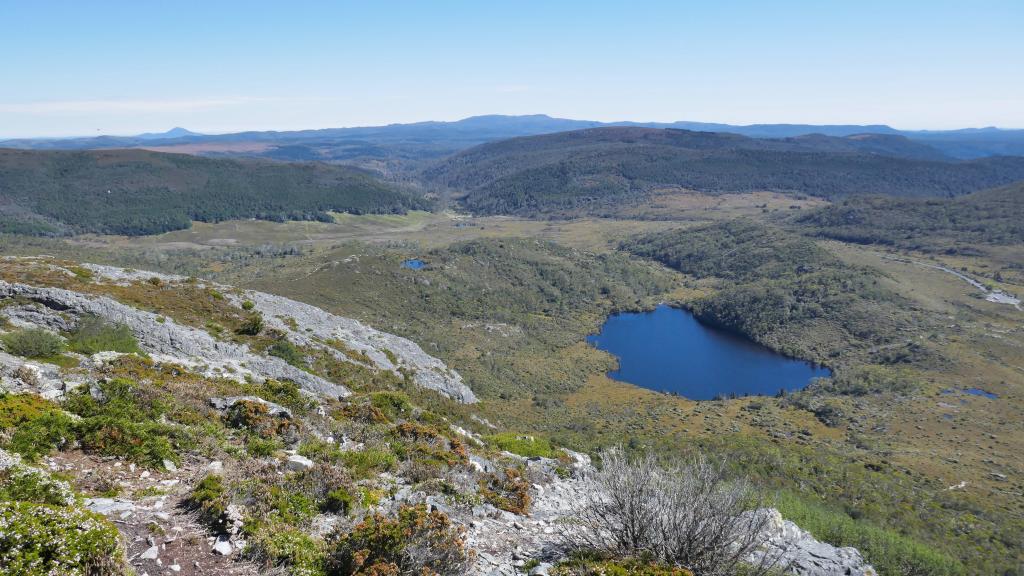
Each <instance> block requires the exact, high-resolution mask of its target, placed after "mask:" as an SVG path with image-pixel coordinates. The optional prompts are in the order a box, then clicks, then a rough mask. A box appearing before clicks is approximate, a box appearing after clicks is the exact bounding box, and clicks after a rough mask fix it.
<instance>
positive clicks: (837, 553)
mask: <svg viewBox="0 0 1024 576" xmlns="http://www.w3.org/2000/svg"><path fill="white" fill-rule="evenodd" d="M750 513H751V514H765V515H767V516H768V518H767V523H766V526H765V537H766V541H765V543H764V545H763V546H762V548H761V549H760V550H758V551H757V552H755V553H754V556H753V557H752V558H751V560H753V561H755V562H756V561H760V560H761V559H762V558H765V557H767V558H770V559H777V563H776V565H778V566H787V567H788V570H789V572H790V573H792V574H800V575H801V576H833V575H835V574H841V575H844V576H877V574H878V573H877V572H875V569H874V568H873V567H872V566H871V565H870V564H868V563H867V562H865V561H864V558H863V557H862V556H861V555H860V552H859V551H858V550H857V549H856V548H850V547H845V548H839V547H836V546H833V545H831V544H827V543H825V542H821V541H819V540H817V539H815V538H814V536H811V534H810V533H809V532H807V531H805V530H803V529H801V528H800V527H799V526H797V525H796V524H794V523H793V522H790V521H789V520H785V519H783V518H782V514H781V513H779V511H778V510H775V509H774V508H766V509H762V510H757V511H754V512H750Z"/></svg>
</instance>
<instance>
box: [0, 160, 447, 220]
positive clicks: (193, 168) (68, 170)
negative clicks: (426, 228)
mask: <svg viewBox="0 0 1024 576" xmlns="http://www.w3.org/2000/svg"><path fill="white" fill-rule="evenodd" d="M428 206H429V203H428V202H427V201H426V200H424V199H423V198H422V197H420V196H419V195H417V194H414V193H412V192H408V191H405V190H402V189H399V188H397V187H395V186H393V185H390V184H386V183H383V182H381V181H379V180H377V179H375V178H374V177H372V176H370V175H368V174H366V173H363V172H361V171H359V170H355V169H353V168H347V167H339V166H327V165H323V164H284V163H276V162H267V161H256V160H226V159H209V158H198V157H194V156H185V155H178V154H161V153H156V152H147V151H143V150H105V151H90V152H64V151H60V152H55V151H53V152H51V151H47V152H42V151H19V150H0V231H6V232H16V233H23V234H64V233H80V232H96V233H103V234H128V235H141V234H155V233H160V232H165V231H168V230H176V229H181V228H187V227H189V225H190V223H191V221H192V220H200V221H205V222H216V221H220V220H228V219H235V218H259V219H266V220H289V219H291V220H310V219H317V220H326V219H329V218H330V216H329V215H328V214H327V212H329V211H338V212H352V213H396V212H397V213H400V212H404V211H406V210H409V209H420V208H427V207H428Z"/></svg>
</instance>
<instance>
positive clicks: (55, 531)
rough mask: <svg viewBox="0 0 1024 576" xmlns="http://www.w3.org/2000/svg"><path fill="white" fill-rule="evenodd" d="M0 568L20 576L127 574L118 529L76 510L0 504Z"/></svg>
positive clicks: (127, 569)
mask: <svg viewBox="0 0 1024 576" xmlns="http://www.w3.org/2000/svg"><path fill="white" fill-rule="evenodd" d="M0 566H2V567H3V571H4V573H5V574H12V575H14V574H17V575H22V576H48V575H51V574H60V575H62V576H122V575H125V576H126V575H128V574H131V569H130V568H129V567H128V565H127V563H126V562H125V560H124V551H123V549H122V548H121V545H120V542H119V541H118V533H117V529H116V528H114V527H113V526H112V525H111V524H110V523H109V522H107V521H106V520H104V519H103V517H102V516H100V515H98V514H94V513H92V512H89V511H86V510H81V509H77V508H63V507H56V506H47V505H43V504H30V503H27V502H0Z"/></svg>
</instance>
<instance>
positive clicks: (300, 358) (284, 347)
mask: <svg viewBox="0 0 1024 576" xmlns="http://www.w3.org/2000/svg"><path fill="white" fill-rule="evenodd" d="M267 354H270V355H271V356H277V357H278V358H280V359H282V360H284V361H285V362H287V363H289V364H291V365H292V366H295V367H296V368H301V369H305V368H306V357H305V355H303V354H302V351H301V350H299V348H298V347H297V346H296V345H295V344H292V343H291V342H290V341H288V340H283V339H282V340H278V341H277V342H274V343H273V344H271V345H270V348H267Z"/></svg>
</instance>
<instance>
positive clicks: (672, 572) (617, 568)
mask: <svg viewBox="0 0 1024 576" xmlns="http://www.w3.org/2000/svg"><path fill="white" fill-rule="evenodd" d="M550 574H551V576H693V572H690V571H689V570H687V569H685V568H678V567H676V566H666V565H664V564H655V563H652V562H645V561H642V560H636V559H627V560H611V559H608V558H601V557H594V556H587V555H575V556H574V557H572V558H570V559H569V560H566V561H564V562H561V563H559V564H558V566H556V567H555V568H554V569H553V570H552V571H551V572H550Z"/></svg>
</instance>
